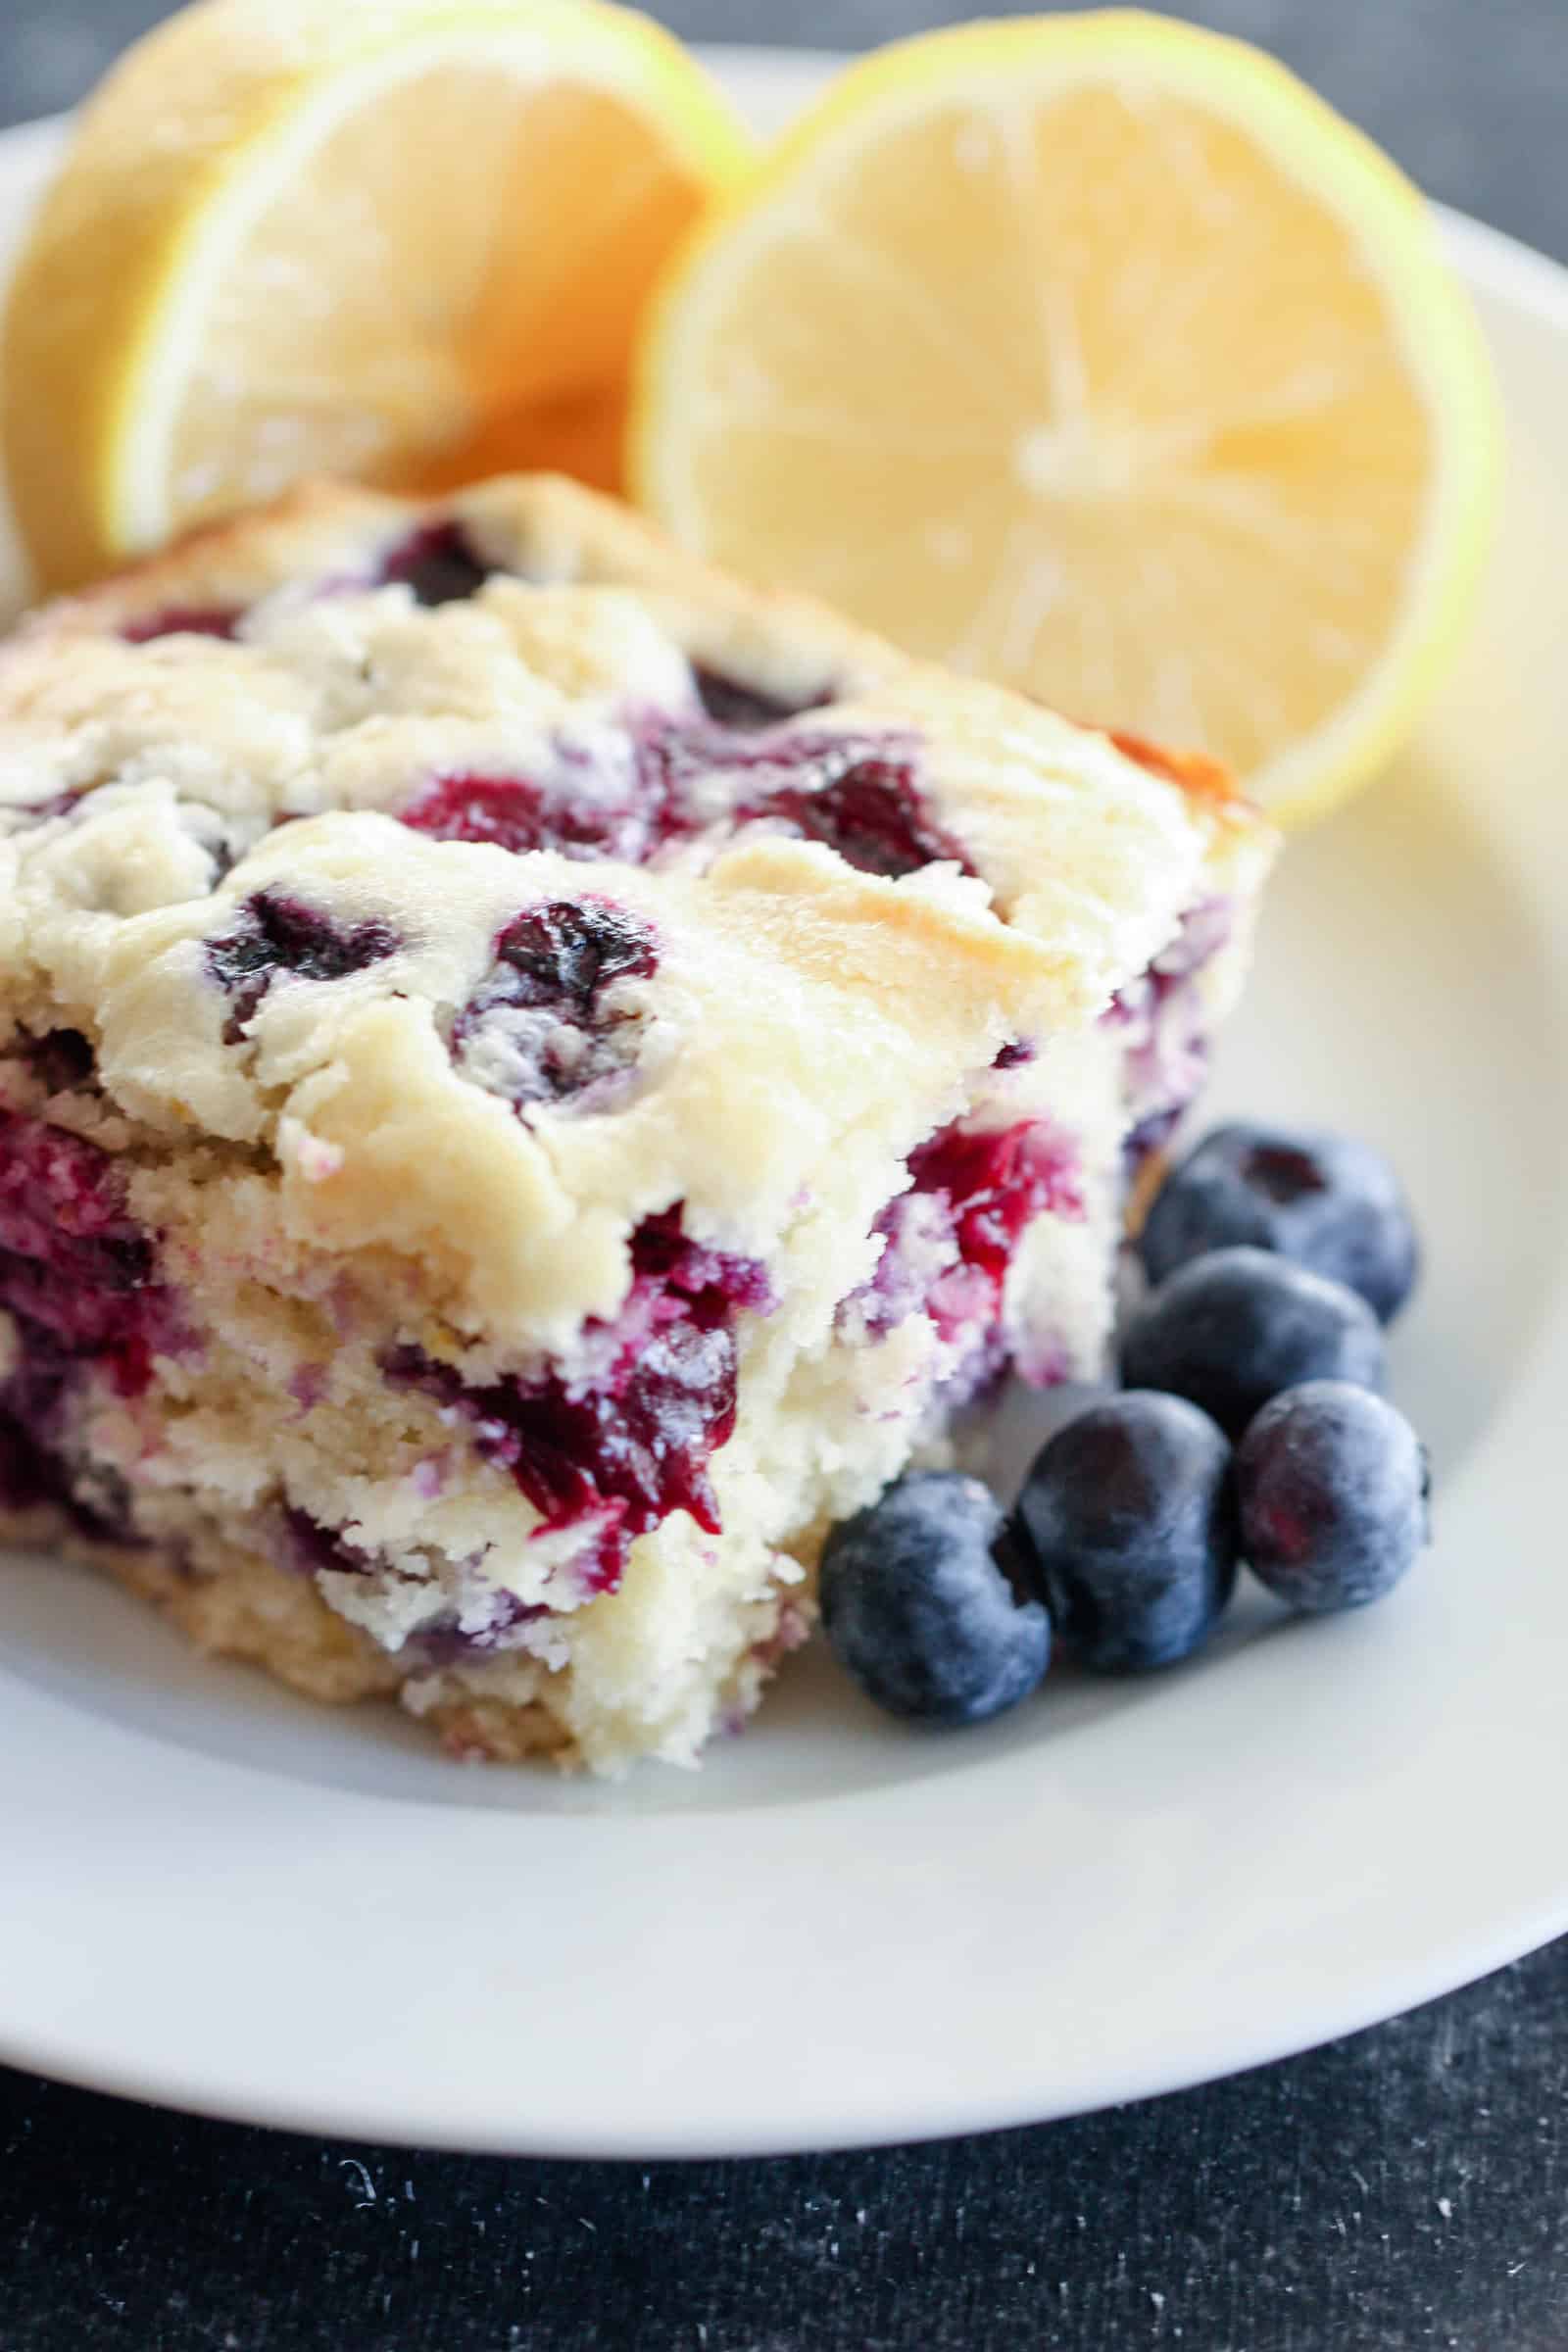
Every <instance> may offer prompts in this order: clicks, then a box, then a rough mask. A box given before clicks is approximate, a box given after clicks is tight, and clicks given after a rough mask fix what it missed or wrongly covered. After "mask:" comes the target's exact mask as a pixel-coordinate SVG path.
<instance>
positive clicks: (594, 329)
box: [4, 0, 751, 587]
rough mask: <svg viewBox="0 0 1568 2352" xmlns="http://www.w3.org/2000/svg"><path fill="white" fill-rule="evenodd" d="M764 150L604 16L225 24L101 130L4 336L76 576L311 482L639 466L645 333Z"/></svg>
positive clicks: (691, 64) (200, 30) (49, 522)
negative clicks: (646, 309)
mask: <svg viewBox="0 0 1568 2352" xmlns="http://www.w3.org/2000/svg"><path fill="white" fill-rule="evenodd" d="M750 153H751V147H750V141H749V138H748V136H747V134H746V132H745V131H744V130H743V129H742V127H741V126H740V123H739V122H738V119H737V118H736V117H735V116H733V115H732V113H731V112H730V109H729V107H728V105H727V103H726V102H725V100H724V99H723V98H722V97H721V95H720V94H719V93H718V91H717V90H716V88H715V87H714V85H713V84H712V83H711V81H710V80H709V78H708V77H707V75H706V74H705V73H704V72H703V70H702V68H701V67H700V66H698V65H697V64H696V62H695V61H694V60H693V59H692V58H690V57H689V56H688V55H687V53H686V52H685V51H684V50H683V49H682V48H681V47H680V45H679V43H678V42H676V41H675V40H673V39H672V38H671V37H670V35H669V34H667V33H665V32H662V30H661V29H660V28H659V26H658V25H654V24H652V23H651V22H650V21H649V20H648V19H646V18H644V17H641V16H638V15H635V14H633V13H632V12H630V11H628V10H625V9H620V8H614V7H611V6H608V5H601V4H600V0H338V4H335V5H334V0H206V4H205V5H202V6H198V7H195V8H191V9H188V10H186V11H185V12H184V13H183V14H181V15H180V16H177V17H175V18H173V19H172V21H171V22H170V23H169V24H167V25H163V26H162V27H160V29H159V30H157V31H155V32H153V33H152V34H150V35H149V36H148V37H147V39H146V40H144V41H143V42H141V43H140V44H139V45H138V46H137V47H136V48H135V49H134V50H133V51H132V52H131V53H130V54H129V56H127V57H126V58H125V59H124V60H123V63H122V64H121V65H120V67H119V68H118V69H117V70H116V71H115V72H114V73H112V74H111V75H110V77H109V79H108V80H107V81H106V82H105V83H104V85H103V86H102V88H101V89H100V90H99V91H98V93H97V95H96V96H95V97H94V99H93V100H92V101H91V103H90V104H89V106H88V107H87V109H86V111H85V112H84V114H83V116H82V118H81V120H80V123H78V125H77V128H76V132H75V136H74V139H73V144H72V147H71V150H70V153H69V156H68V158H67V161H66V165H65V169H64V172H63V173H62V175H61V177H60V179H59V181H58V182H57V184H56V186H55V188H54V190H53V192H52V194H51V195H50V196H49V197H48V198H47V200H46V201H45V204H44V206H43V209H42V212H41V214H40V216H39V218H38V221H37V223H36V226H35V227H34V229H33V231H32V234H31V238H30V240H29V242H28V244H27V247H26V249H25V254H24V256H23V260H22V263H21V267H20V270H19V272H18V275H17V278H16V281H15V286H14V289H13V293H12V297H11V302H10V307H9V311H8V315H7V319H6V326H5V349H4V359H5V407H4V435H5V448H6V455H7V459H8V462H9V467H10V472H11V477H12V481H13V484H14V489H15V496H16V502H17V506H18V509H19V513H20V516H21V521H22V525H23V530H24V535H25V539H26V542H27V545H28V547H29V549H30V551H31V553H32V556H33V558H34V560H35V564H36V566H37V569H38V570H39V572H40V573H41V575H42V578H43V581H44V583H45V584H46V585H48V586H51V587H60V586H64V585H69V584H71V583H73V582H74V581H77V580H80V579H82V578H84V577H87V576H88V575H90V574H92V573H93V572H96V571H100V570H102V569H104V568H105V567H106V566H107V565H109V564H113V563H114V562H116V561H118V560H120V559H123V558H124V557H126V556H129V555H134V554H136V553H138V552H139V551H141V550H143V549H147V548H151V547H155V546H157V545H158V544H159V543H160V542H162V541H163V540H164V539H166V538H167V537H168V536H169V535H170V533H171V532H172V530H174V529H175V528H176V527H178V526H180V525H182V524H185V523H188V522H191V521H193V520H197V519H200V518H205V517H210V516H213V515H220V514H222V513H225V512H228V511H230V510H232V509H234V508H237V507H241V506H245V505H248V504H250V503H252V502H253V501H255V500H258V499H262V498H266V497H268V496H270V495H271V494H272V493H274V492H276V491H278V490H281V489H282V488H284V487H285V486H286V485H287V484H288V483H289V482H291V481H294V480H295V479H297V478H298V477H299V476H300V475H302V474H306V473H313V472H314V473H319V472H329V473H333V472H335V473H350V474H356V475H360V476H364V477H368V478H370V479H373V480H376V481H379V482H383V483H389V484H392V485H394V486H398V487H403V486H418V485H421V484H423V483H426V482H435V481H438V480H449V479H454V478H463V477H464V476H465V475H466V474H471V473H477V472H480V471H483V470H487V469H493V468H494V467H496V466H499V465H501V464H547V463H550V462H553V461H558V460H559V459H560V458H561V457H562V456H563V455H567V456H570V457H572V458H573V459H574V461H575V462H576V463H577V464H578V465H579V466H581V467H582V469H583V470H585V471H589V472H598V473H600V474H603V473H605V472H606V471H608V470H611V469H612V468H613V465H614V453H615V451H616V446H617V441H618V437H619V432H620V427H621V420H622V417H623V413H624V403H625V379H626V373H627V368H628V364H629V356H630V351H631V346H632V342H633V338H634V334H635V330H636V324H637V320H638V317H639V313H640V311H641V308H642V304H643V301H644V298H645V296H646V294H647V291H648V288H649V286H650V283H651V282H652V280H653V278H654V276H655V275H656V273H657V271H658V270H659V268H660V266H661V264H662V262H663V261H664V259H665V257H666V255H667V253H668V251H669V249H670V247H671V245H672V244H673V242H674V241H675V240H677V239H678V238H680V237H681V236H682V235H683V233H684V232H685V231H686V230H687V229H688V228H689V227H690V225H691V223H692V221H694V219H695V218H696V217H697V216H698V214H700V213H701V211H702V210H703V208H704V207H705V205H707V204H708V202H709V201H710V200H711V197H712V196H713V194H714V193H715V191H717V190H718V189H720V188H722V187H723V186H724V185H726V184H727V182H728V181H729V180H730V179H731V178H732V177H733V176H734V175H735V174H736V172H738V171H740V170H741V169H742V168H743V167H744V166H745V164H746V163H747V161H748V159H749V156H750Z"/></svg>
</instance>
